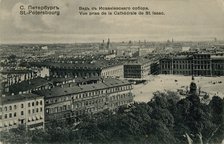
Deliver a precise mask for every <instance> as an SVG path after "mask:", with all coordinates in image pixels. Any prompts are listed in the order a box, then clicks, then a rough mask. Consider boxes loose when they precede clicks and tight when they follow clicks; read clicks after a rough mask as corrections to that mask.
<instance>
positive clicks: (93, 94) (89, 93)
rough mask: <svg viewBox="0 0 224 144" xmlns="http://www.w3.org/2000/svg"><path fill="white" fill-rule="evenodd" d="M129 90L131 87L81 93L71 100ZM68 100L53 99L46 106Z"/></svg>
mask: <svg viewBox="0 0 224 144" xmlns="http://www.w3.org/2000/svg"><path fill="white" fill-rule="evenodd" d="M128 89H131V86H130V85H129V86H122V87H115V88H111V89H108V90H98V91H92V92H86V93H81V94H78V95H73V96H72V97H71V98H72V99H81V98H86V97H90V96H95V95H100V94H105V93H112V92H117V91H124V90H128ZM67 100H69V97H68V96H65V97H61V98H53V99H50V100H46V104H50V103H57V102H63V101H67Z"/></svg>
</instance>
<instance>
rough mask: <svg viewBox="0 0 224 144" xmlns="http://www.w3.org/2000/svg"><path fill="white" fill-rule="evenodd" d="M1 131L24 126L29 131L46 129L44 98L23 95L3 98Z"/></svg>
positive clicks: (0, 121) (0, 104) (0, 108)
mask: <svg viewBox="0 0 224 144" xmlns="http://www.w3.org/2000/svg"><path fill="white" fill-rule="evenodd" d="M0 100H1V103H0V131H3V130H8V129H11V128H16V127H18V125H20V124H24V125H25V126H26V127H27V128H28V129H34V128H44V97H43V96H38V95H36V94H22V95H11V96H3V97H1V99H0Z"/></svg>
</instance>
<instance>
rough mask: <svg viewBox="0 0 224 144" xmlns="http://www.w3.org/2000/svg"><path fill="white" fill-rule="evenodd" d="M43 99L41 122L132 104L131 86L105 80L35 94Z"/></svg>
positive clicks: (115, 80)
mask: <svg viewBox="0 0 224 144" xmlns="http://www.w3.org/2000/svg"><path fill="white" fill-rule="evenodd" d="M36 93H37V94H39V95H44V97H45V98H44V99H45V119H46V121H48V120H51V119H67V118H72V119H73V120H74V121H79V117H80V116H81V115H84V114H91V113H97V112H99V111H102V110H105V109H109V110H114V109H116V108H118V106H122V105H128V104H130V103H132V102H133V97H134V95H133V94H132V85H131V84H130V83H129V82H127V81H122V80H119V79H113V78H107V79H103V80H102V81H101V82H98V83H96V84H87V85H80V86H72V85H68V86H65V85H64V86H61V87H54V88H52V89H49V90H42V91H39V92H36Z"/></svg>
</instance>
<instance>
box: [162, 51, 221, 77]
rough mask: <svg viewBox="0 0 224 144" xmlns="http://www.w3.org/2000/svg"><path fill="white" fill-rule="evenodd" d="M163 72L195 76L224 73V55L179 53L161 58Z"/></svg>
mask: <svg viewBox="0 0 224 144" xmlns="http://www.w3.org/2000/svg"><path fill="white" fill-rule="evenodd" d="M159 63H160V73H161V74H177V75H178V74H179V75H194V76H222V75H224V56H219V55H211V54H193V55H181V56H180V55H178V56H174V57H172V58H171V57H168V58H163V59H160V62H159Z"/></svg>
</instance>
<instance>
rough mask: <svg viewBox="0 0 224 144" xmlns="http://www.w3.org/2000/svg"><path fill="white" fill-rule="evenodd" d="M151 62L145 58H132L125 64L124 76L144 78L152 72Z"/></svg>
mask: <svg viewBox="0 0 224 144" xmlns="http://www.w3.org/2000/svg"><path fill="white" fill-rule="evenodd" d="M150 65H151V62H150V61H149V60H145V59H138V60H132V61H129V62H127V63H126V64H124V78H131V79H144V78H145V77H146V76H147V75H149V74H150Z"/></svg>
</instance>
